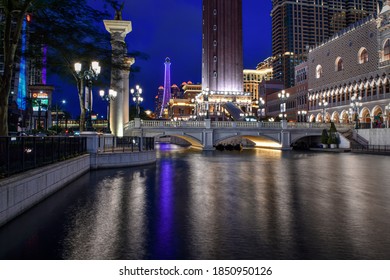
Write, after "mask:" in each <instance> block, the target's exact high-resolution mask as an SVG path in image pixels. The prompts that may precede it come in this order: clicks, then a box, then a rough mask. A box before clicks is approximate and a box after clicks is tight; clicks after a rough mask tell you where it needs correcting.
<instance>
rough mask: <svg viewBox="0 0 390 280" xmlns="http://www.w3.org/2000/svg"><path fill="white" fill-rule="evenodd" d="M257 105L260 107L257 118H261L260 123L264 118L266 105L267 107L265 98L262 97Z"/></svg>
mask: <svg viewBox="0 0 390 280" xmlns="http://www.w3.org/2000/svg"><path fill="white" fill-rule="evenodd" d="M256 103H257V104H258V106H259V109H257V117H258V118H259V121H261V118H262V116H263V108H264V105H265V101H264V99H263V98H261V97H260V99H259V100H257V101H256Z"/></svg>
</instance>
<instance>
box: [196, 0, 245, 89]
mask: <svg viewBox="0 0 390 280" xmlns="http://www.w3.org/2000/svg"><path fill="white" fill-rule="evenodd" d="M242 71H243V53H242V0H229V1H226V0H203V41H202V88H203V90H210V91H214V92H242V91H243V74H242Z"/></svg>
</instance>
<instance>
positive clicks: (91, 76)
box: [74, 61, 101, 131]
mask: <svg viewBox="0 0 390 280" xmlns="http://www.w3.org/2000/svg"><path fill="white" fill-rule="evenodd" d="M74 70H75V71H76V74H77V77H78V78H79V79H80V80H85V81H86V83H87V87H88V95H87V96H86V97H88V99H87V101H88V108H87V110H88V115H87V120H86V127H85V129H86V130H87V131H93V127H92V118H91V114H92V84H93V80H97V78H98V76H99V74H100V71H101V67H100V66H99V62H97V61H92V63H91V65H90V66H89V68H88V69H87V70H85V71H84V72H82V71H81V63H79V62H76V63H75V64H74ZM80 90H81V88H80Z"/></svg>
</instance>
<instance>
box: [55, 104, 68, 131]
mask: <svg viewBox="0 0 390 280" xmlns="http://www.w3.org/2000/svg"><path fill="white" fill-rule="evenodd" d="M65 103H66V101H65V100H62V101H61V104H65ZM56 133H57V134H58V102H57V103H56Z"/></svg>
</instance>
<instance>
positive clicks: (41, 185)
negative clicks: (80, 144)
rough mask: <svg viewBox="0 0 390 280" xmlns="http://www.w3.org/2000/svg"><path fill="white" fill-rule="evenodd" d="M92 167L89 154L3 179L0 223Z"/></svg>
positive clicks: (0, 184) (0, 187)
mask: <svg viewBox="0 0 390 280" xmlns="http://www.w3.org/2000/svg"><path fill="white" fill-rule="evenodd" d="M89 170H90V156H89V155H88V154H87V155H82V156H79V157H77V158H73V159H69V160H66V161H63V162H58V163H54V164H51V165H48V166H44V167H40V168H37V169H33V170H29V171H26V172H23V173H21V174H17V175H13V176H11V177H9V178H5V179H1V180H0V226H1V225H3V224H5V223H6V222H8V221H10V220H11V219H13V218H15V217H16V216H18V215H20V214H21V213H23V212H24V211H26V210H27V209H29V208H31V207H32V206H34V205H35V204H37V203H39V202H40V201H42V200H44V199H45V198H46V197H48V196H50V195H51V194H53V193H54V192H56V191H58V190H59V189H60V188H62V187H64V186H65V185H67V184H69V183H70V182H72V181H73V180H75V179H77V178H78V177H80V176H81V175H82V174H84V173H86V172H88V171H89Z"/></svg>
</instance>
